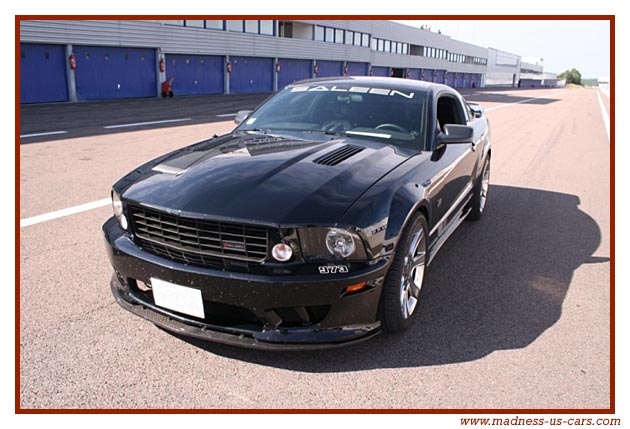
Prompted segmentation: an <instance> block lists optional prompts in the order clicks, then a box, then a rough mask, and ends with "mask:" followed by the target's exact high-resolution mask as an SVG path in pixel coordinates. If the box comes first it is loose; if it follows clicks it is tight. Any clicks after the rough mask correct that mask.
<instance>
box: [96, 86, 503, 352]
mask: <svg viewBox="0 0 630 429" xmlns="http://www.w3.org/2000/svg"><path fill="white" fill-rule="evenodd" d="M236 122H237V123H238V124H239V125H238V126H237V127H236V128H235V129H234V131H232V132H231V133H229V134H226V135H223V136H214V137H213V138H211V139H209V140H206V141H202V142H199V143H197V144H194V145H192V146H188V147H185V148H183V149H179V150H176V151H174V152H172V153H169V154H166V155H164V156H161V157H159V158H157V159H155V160H153V161H150V162H148V163H147V164H145V165H143V166H141V167H139V168H138V169H136V170H134V171H133V172H131V173H129V174H128V175H127V176H125V177H124V178H122V179H121V180H120V181H118V182H117V183H116V184H115V185H114V186H113V189H112V205H113V210H114V216H112V218H111V219H109V220H108V221H107V222H106V223H105V224H104V225H103V231H104V234H105V241H106V247H107V251H108V256H109V259H110V261H111V264H112V266H113V268H114V274H113V276H112V280H111V289H112V292H113V294H114V297H115V298H116V301H117V302H118V303H119V304H120V305H121V306H122V307H124V308H125V309H127V310H129V311H131V312H132V313H135V314H136V315H138V316H140V317H143V318H145V319H147V320H149V321H151V322H152V323H154V324H156V325H158V326H160V327H162V328H164V329H166V330H169V331H172V332H175V333H178V334H182V335H185V336H191V337H197V338H201V339H204V340H209V341H216V342H221V343H228V344H236V345H241V346H245V347H253V348H261V349H284V350H292V349H314V348H324V347H334V346H341V345H346V344H350V343H353V342H356V341H359V340H364V339H367V338H370V337H372V336H374V335H375V334H377V333H379V332H381V331H386V332H400V331H403V330H405V329H406V328H408V327H409V326H410V324H411V322H412V320H413V319H412V317H413V316H414V315H415V314H416V313H418V308H419V307H418V302H419V300H420V298H421V296H422V285H423V283H424V281H425V271H426V268H427V266H428V265H429V263H430V262H431V260H432V259H433V257H434V256H435V255H436V253H437V251H438V250H439V249H440V247H441V246H442V244H443V243H444V242H445V241H446V239H447V238H448V237H449V236H450V235H451V233H452V232H453V231H454V230H455V229H456V228H457V227H458V226H459V225H460V224H461V222H462V221H463V220H464V219H466V218H467V219H473V220H476V219H479V218H480V217H481V215H482V213H483V211H484V207H485V205H486V198H487V193H488V186H489V177H490V155H491V150H490V141H489V124H488V120H487V118H486V116H485V114H484V112H483V109H482V108H481V107H480V106H479V105H475V104H469V103H467V102H466V101H465V100H464V99H463V98H462V97H461V96H460V94H459V93H457V92H456V91H454V90H453V89H451V88H449V87H447V86H444V85H439V84H433V83H426V82H420V81H413V80H409V79H395V78H375V77H345V78H330V79H317V80H310V81H302V82H297V83H294V84H292V85H289V86H287V87H286V88H285V89H283V90H282V91H280V92H279V93H278V94H276V95H274V96H273V97H271V98H270V99H268V100H267V101H266V102H264V103H263V104H262V105H260V106H259V107H258V108H257V109H256V110H254V111H251V112H249V111H242V112H239V114H238V116H237V118H236Z"/></svg>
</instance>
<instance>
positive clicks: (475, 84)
mask: <svg viewBox="0 0 630 429" xmlns="http://www.w3.org/2000/svg"><path fill="white" fill-rule="evenodd" d="M480 83H481V75H480V74H478V73H473V74H472V76H471V78H470V87H471V88H479V84H480Z"/></svg>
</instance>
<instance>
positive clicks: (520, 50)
mask: <svg viewBox="0 0 630 429" xmlns="http://www.w3.org/2000/svg"><path fill="white" fill-rule="evenodd" d="M396 22H400V23H404V24H408V25H412V26H414V27H420V26H421V25H430V26H431V30H432V31H437V30H438V29H439V30H440V31H441V32H442V34H444V35H448V36H451V37H452V38H453V39H457V40H461V41H464V42H469V43H472V44H475V45H481V46H488V47H492V48H497V49H500V50H503V51H507V52H511V53H514V54H518V55H520V56H521V57H522V58H524V59H527V58H543V60H544V61H543V63H542V64H543V66H544V70H545V71H549V72H554V73H560V72H562V71H564V70H567V69H572V68H574V67H575V68H576V69H578V70H579V71H580V73H581V74H582V78H599V77H606V76H609V75H610V25H609V22H608V21H603V20H602V21H570V20H558V21H535V20H532V21H516V20H515V21H507V20H506V21H483V20H470V21H455V20H440V21H435V20H434V21H430V20H428V21H396Z"/></svg>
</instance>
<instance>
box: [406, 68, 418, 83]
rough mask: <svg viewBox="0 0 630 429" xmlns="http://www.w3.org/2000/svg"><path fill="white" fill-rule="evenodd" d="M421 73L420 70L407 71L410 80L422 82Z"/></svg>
mask: <svg viewBox="0 0 630 429" xmlns="http://www.w3.org/2000/svg"><path fill="white" fill-rule="evenodd" d="M420 73H421V70H420V69H407V74H408V76H409V79H416V80H420Z"/></svg>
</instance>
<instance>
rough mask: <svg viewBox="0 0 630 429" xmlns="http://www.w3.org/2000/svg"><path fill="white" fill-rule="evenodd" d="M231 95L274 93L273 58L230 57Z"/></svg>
mask: <svg viewBox="0 0 630 429" xmlns="http://www.w3.org/2000/svg"><path fill="white" fill-rule="evenodd" d="M230 63H232V72H231V73H230V93H232V94H244V93H254V92H271V91H273V73H274V69H273V60H272V59H271V58H255V57H230Z"/></svg>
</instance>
